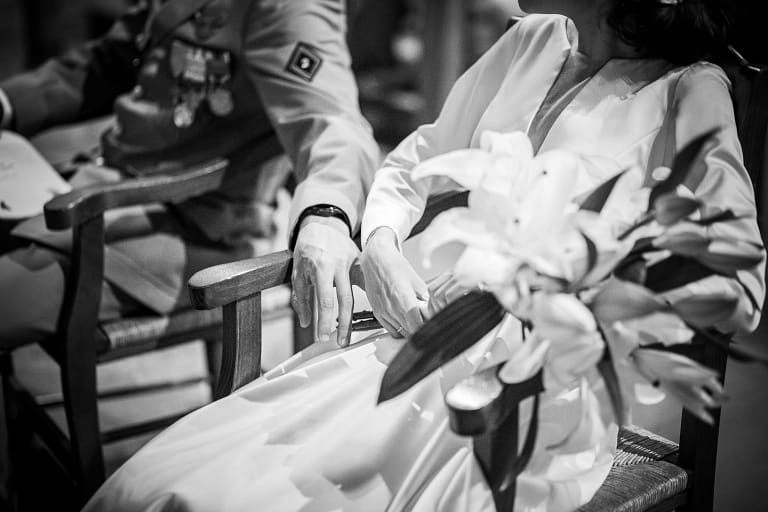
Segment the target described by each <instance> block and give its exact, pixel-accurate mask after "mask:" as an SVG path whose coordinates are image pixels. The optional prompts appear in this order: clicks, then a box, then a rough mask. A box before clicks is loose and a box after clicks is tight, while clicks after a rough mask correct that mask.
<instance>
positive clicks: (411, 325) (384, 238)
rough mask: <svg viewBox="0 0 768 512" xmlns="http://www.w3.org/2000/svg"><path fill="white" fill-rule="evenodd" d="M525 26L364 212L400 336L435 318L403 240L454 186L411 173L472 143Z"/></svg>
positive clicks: (396, 160) (377, 285) (486, 63)
mask: <svg viewBox="0 0 768 512" xmlns="http://www.w3.org/2000/svg"><path fill="white" fill-rule="evenodd" d="M521 25H524V24H522V23H521V24H518V26H516V27H515V28H514V29H513V30H511V31H510V32H509V33H507V34H505V35H504V36H503V37H502V38H501V39H500V40H499V42H497V43H496V45H494V47H492V48H491V49H490V50H489V51H488V52H487V53H486V54H485V55H484V56H483V57H481V58H480V60H478V62H477V63H476V64H475V65H473V66H472V67H471V68H470V69H469V70H468V71H467V72H466V73H464V75H462V76H461V77H460V78H459V80H458V81H457V82H456V84H455V85H454V86H453V88H452V89H451V92H450V93H449V95H448V98H447V99H446V101H445V104H444V105H443V109H442V111H441V113H440V115H439V116H438V118H437V120H436V121H435V122H434V123H432V124H428V125H424V126H421V127H419V128H418V129H417V130H416V131H415V132H414V133H412V134H411V135H410V136H409V137H407V138H406V139H405V140H404V141H403V142H402V143H401V144H400V145H399V146H398V147H397V148H396V149H395V150H394V151H393V152H392V153H391V154H390V155H389V156H388V157H387V159H386V160H385V162H384V164H383V166H382V168H381V169H380V170H379V171H378V172H377V173H376V178H375V180H374V182H373V186H372V187H371V192H370V194H369V195H368V201H367V204H366V209H365V213H364V214H363V226H362V232H361V236H362V240H363V258H362V260H361V266H362V271H363V275H364V277H365V288H366V293H367V295H368V299H369V301H370V303H371V306H372V307H373V311H374V313H375V315H376V318H377V319H378V320H379V321H380V322H381V324H382V325H383V326H384V327H386V329H387V330H388V331H389V332H390V334H392V335H393V336H397V337H399V336H402V335H410V334H413V333H414V332H415V331H416V330H417V329H418V328H419V326H420V325H421V324H422V323H423V321H424V317H425V316H426V315H429V311H428V308H427V305H428V302H429V291H428V289H427V285H426V284H425V283H424V281H423V280H422V279H421V277H419V276H418V274H416V272H415V271H414V269H413V268H412V267H411V265H410V263H408V261H407V260H406V259H405V257H404V256H403V255H402V254H401V253H400V250H399V245H400V242H401V241H402V240H404V239H405V238H406V237H407V236H408V234H409V233H410V231H411V228H412V227H413V226H414V225H415V224H416V222H417V221H418V220H419V218H421V215H422V213H423V211H424V205H425V204H426V199H427V197H428V196H429V195H431V194H436V193H439V192H441V191H444V190H446V189H448V188H449V187H451V186H453V185H452V182H451V181H450V180H448V179H440V178H433V179H425V180H420V181H419V182H415V181H413V180H412V179H411V171H412V170H413V168H414V167H415V166H416V165H417V164H418V163H419V162H421V161H423V160H426V159H428V158H430V157H433V156H436V155H439V154H442V153H446V152H449V151H453V150H456V149H461V148H467V147H469V146H470V143H471V140H472V136H473V134H474V133H475V130H476V128H477V124H478V122H479V121H480V118H481V116H482V115H483V113H484V112H485V110H486V109H487V108H488V105H489V103H490V102H491V100H492V99H493V97H494V96H495V95H496V93H497V91H498V89H499V87H500V86H501V83H502V81H503V79H504V77H505V75H506V72H507V68H508V67H509V63H510V61H511V60H512V58H513V57H514V54H515V51H516V50H517V48H519V47H522V43H521V33H522V31H523V27H521Z"/></svg>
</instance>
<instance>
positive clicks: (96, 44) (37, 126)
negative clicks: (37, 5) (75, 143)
mask: <svg viewBox="0 0 768 512" xmlns="http://www.w3.org/2000/svg"><path fill="white" fill-rule="evenodd" d="M147 15H148V8H147V7H146V5H144V6H140V7H136V8H133V9H131V10H129V11H128V12H127V13H126V14H125V15H124V16H123V17H122V18H121V19H120V20H118V21H117V22H116V23H115V25H114V26H113V27H112V28H111V30H110V31H109V33H107V35H105V36H104V37H103V38H101V39H98V40H96V41H92V42H90V43H87V44H85V45H84V46H82V47H80V48H77V49H74V50H71V51H70V52H68V53H66V54H64V55H62V56H60V57H57V58H54V59H50V60H48V61H46V62H45V63H43V64H42V65H41V66H40V67H39V68H37V69H35V70H32V71H29V72H27V73H22V74H19V75H16V76H14V77H12V78H10V79H8V80H6V81H4V82H2V83H0V89H2V90H3V91H5V93H6V95H7V98H8V102H9V103H10V105H11V111H12V113H13V118H12V120H11V122H12V124H11V127H12V128H13V129H14V130H15V131H17V132H19V133H21V134H23V135H26V136H30V135H34V134H35V133H37V132H39V131H41V130H43V129H45V128H48V127H51V126H55V125H57V124H63V123H72V122H77V121H81V120H85V119H90V118H92V117H96V116H100V115H105V114H108V113H109V112H111V111H112V107H113V103H114V101H115V98H117V96H118V95H120V94H122V93H124V92H126V91H129V90H130V89H131V88H132V87H133V85H134V83H135V81H136V70H135V67H134V65H133V61H134V59H136V58H138V57H139V50H138V48H137V46H136V43H135V37H136V36H137V35H138V34H140V33H141V31H142V30H143V29H144V24H145V22H146V19H147Z"/></svg>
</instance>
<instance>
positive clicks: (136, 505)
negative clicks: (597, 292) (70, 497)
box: [85, 16, 762, 512]
mask: <svg viewBox="0 0 768 512" xmlns="http://www.w3.org/2000/svg"><path fill="white" fill-rule="evenodd" d="M570 51H571V41H570V40H569V38H568V33H567V30H566V20H565V19H564V18H562V17H559V16H530V17H527V18H525V19H524V20H523V21H522V22H520V23H518V25H517V26H516V27H515V28H514V29H512V30H510V31H509V32H508V33H507V34H506V35H505V36H504V37H503V38H502V39H501V40H500V41H499V42H498V43H497V44H496V45H495V46H494V47H493V48H492V49H491V50H490V51H489V52H488V53H487V54H486V55H485V56H484V57H482V58H481V59H480V61H479V62H478V63H477V64H475V65H474V66H473V67H472V68H471V69H470V70H469V71H468V72H467V73H466V74H465V75H464V76H463V77H462V78H461V79H460V80H459V82H457V84H456V86H455V87H454V89H453V91H452V93H451V95H450V97H449V99H448V100H447V102H446V105H445V107H444V110H443V113H442V114H441V116H440V118H439V119H438V120H437V122H436V123H434V124H432V125H428V126H425V127H422V128H420V129H419V130H418V131H417V132H416V133H414V134H413V135H412V136H410V137H409V138H408V139H406V140H405V141H404V142H403V143H402V144H401V145H400V146H399V147H398V148H397V149H396V150H395V151H394V152H393V153H392V154H391V155H390V156H389V158H388V159H387V161H386V162H385V164H384V167H383V169H382V170H381V171H380V172H379V174H378V175H377V178H376V181H375V183H374V186H373V190H372V192H371V195H370V197H369V202H368V209H367V210H366V214H365V217H364V221H363V224H364V225H363V239H364V240H365V239H366V236H367V233H370V232H371V231H372V230H373V229H375V228H376V227H378V226H381V225H385V226H390V227H392V228H393V229H394V230H395V231H396V232H397V233H398V234H399V235H400V236H401V237H402V238H404V237H405V235H406V234H407V233H408V232H409V231H410V228H411V226H412V225H413V224H414V223H415V221H416V220H417V219H418V218H419V216H420V215H421V210H422V208H423V201H424V198H425V197H426V196H427V195H428V194H429V193H434V192H435V191H438V190H443V189H445V188H446V187H447V186H449V185H450V184H449V183H447V180H445V181H440V180H438V179H432V180H424V181H423V182H419V183H414V182H413V181H411V180H409V178H408V174H409V172H410V169H412V168H413V167H414V166H415V165H416V164H417V163H418V162H419V161H421V160H423V159H426V158H429V157H430V156H434V155H436V154H441V153H444V152H447V151H451V150H454V149H458V148H462V147H478V145H479V136H480V134H481V133H482V132H484V131H486V130H491V131H496V132H500V133H509V132H512V131H523V132H526V133H529V135H531V136H532V138H535V136H536V134H535V133H530V132H528V129H529V128H530V123H531V119H532V118H533V117H534V115H535V114H536V112H537V111H538V110H539V109H540V108H541V106H542V101H543V98H544V95H545V94H546V91H547V90H548V89H549V86H550V85H551V84H552V82H553V81H554V80H555V77H556V76H557V74H558V72H559V70H560V68H561V67H562V64H563V62H564V60H565V59H566V57H567V56H568V54H569V53H570ZM720 104H722V105H720ZM702 105H706V107H705V108H701V107H702ZM672 107H674V108H672ZM721 107H722V108H721ZM669 112H674V115H668V114H669ZM712 126H719V127H721V131H720V132H719V135H718V138H717V141H716V143H715V144H714V145H713V146H712V148H711V149H710V150H709V155H708V157H707V168H706V171H707V172H706V173H701V174H699V175H697V177H696V180H697V181H696V182H695V183H689V184H688V185H689V189H690V190H692V191H694V192H695V193H696V194H697V195H699V196H700V197H701V198H702V199H703V200H704V201H705V203H706V204H708V205H712V206H713V207H718V206H720V205H725V206H728V205H730V204H731V203H732V199H733V198H734V197H738V198H739V199H738V200H739V201H742V202H743V201H748V200H749V198H750V197H752V193H751V189H750V183H749V178H748V176H747V174H746V172H745V170H744V168H743V166H742V164H741V163H740V162H741V153H740V147H739V145H738V139H737V137H736V129H735V124H734V121H733V112H732V108H731V107H730V99H729V96H728V84H727V79H726V78H725V75H724V74H723V72H722V71H721V70H720V69H719V68H717V67H716V66H712V65H709V64H694V65H692V66H688V67H682V68H674V67H672V66H671V65H669V64H668V63H665V62H663V61H658V60H649V61H644V60H622V59H616V60H613V61H610V62H609V63H608V64H606V66H604V67H603V68H602V69H601V70H599V71H598V72H597V74H596V75H595V76H593V77H592V78H591V79H590V80H589V81H588V83H586V85H584V87H583V88H581V89H580V91H579V92H578V94H576V95H575V96H574V97H572V98H571V99H570V102H569V104H568V105H567V107H566V108H565V109H564V110H563V111H562V112H561V113H560V114H559V116H558V117H557V119H556V120H555V121H554V124H552V125H551V126H549V127H548V129H547V133H546V134H545V136H540V137H539V140H540V142H541V144H540V146H541V150H542V151H544V150H547V149H554V148H558V149H565V150H569V151H572V152H575V153H577V154H580V155H585V156H586V157H588V160H589V161H590V162H597V163H598V164H599V165H594V166H585V167H584V176H583V180H582V182H583V184H584V186H585V189H586V187H588V186H589V185H595V184H597V183H600V182H602V181H603V180H604V179H605V178H607V177H609V176H611V175H613V174H614V173H615V172H616V171H617V170H619V169H623V168H627V167H632V166H640V167H641V168H642V169H646V170H647V169H653V168H655V167H657V166H659V165H665V164H666V165H669V163H670V161H671V158H672V155H674V154H675V152H676V150H677V149H678V148H679V147H680V146H681V145H683V144H685V143H686V142H687V141H689V140H690V139H691V138H692V137H693V136H695V135H697V134H698V133H701V132H704V131H706V130H708V129H709V128H710V127H712ZM540 135H541V134H540ZM581 178H582V177H580V179H581ZM576 192H577V191H574V194H575V193H576ZM542 207H543V208H545V207H546V205H542ZM735 229H738V230H739V235H738V236H740V237H742V238H744V239H746V240H755V239H757V240H759V234H757V229H756V225H755V224H754V222H753V220H745V221H744V222H743V223H735ZM739 280H740V281H741V284H740V285H741V286H744V287H746V288H749V289H750V290H752V291H753V293H754V294H755V296H757V297H758V298H760V297H762V282H761V279H760V270H759V269H758V270H756V271H755V272H752V273H743V274H740V275H739ZM682 293H685V291H683V292H682ZM742 311H745V313H744V315H745V319H744V320H743V321H741V323H742V324H745V325H746V324H749V323H750V322H751V321H752V319H753V318H754V314H755V313H754V312H750V311H749V309H748V308H746V309H745V308H742ZM750 315H751V316H750ZM513 324H514V321H513V320H510V321H508V323H507V324H506V325H505V327H504V328H502V330H501V332H498V333H491V334H489V335H488V336H486V338H484V339H483V340H482V341H481V342H479V343H478V344H476V345H475V346H474V347H473V348H471V349H470V350H468V351H467V352H465V353H464V354H463V355H461V356H460V357H458V358H457V359H455V360H454V361H452V362H451V363H449V364H448V365H447V366H445V367H444V368H443V369H442V370H440V371H438V372H436V373H435V374H433V375H432V376H430V377H429V378H427V379H425V380H424V381H422V382H420V383H419V384H417V385H416V386H414V387H413V388H412V389H411V390H409V391H408V392H406V393H405V394H403V395H401V396H399V397H398V398H396V399H394V400H392V401H389V402H386V403H384V404H382V405H380V406H376V397H377V395H378V391H379V384H380V381H381V378H382V375H383V373H384V371H385V369H386V365H387V363H388V362H389V361H390V360H391V359H392V357H393V356H394V354H395V353H396V352H397V350H398V349H399V347H400V346H401V344H402V343H403V342H402V341H401V340H395V339H392V338H391V337H389V336H388V335H386V334H384V333H383V332H377V333H373V334H371V335H370V336H367V337H365V338H364V339H362V340H358V341H357V342H356V343H354V344H353V345H351V346H350V347H348V348H345V349H338V348H336V347H334V346H331V345H329V344H318V345H315V346H312V347H310V348H308V349H307V350H305V351H303V352H301V353H300V354H297V355H296V356H294V357H293V358H291V359H290V360H289V361H287V362H286V363H285V364H283V365H281V366H280V367H278V368H276V369H274V370H272V371H271V372H269V373H268V374H267V375H265V376H264V377H262V378H260V379H259V380H257V381H255V382H253V383H251V384H249V385H247V386H245V387H244V388H243V389H241V390H239V391H238V392H236V393H235V394H233V395H231V396H229V397H227V398H225V399H222V400H219V401H218V402H215V403H213V404H211V405H209V406H207V407H204V408H203V409H201V410H199V411H197V412H195V413H192V414H190V415H189V416H187V417H185V418H184V419H182V420H180V421H179V422H178V423H176V424H175V425H174V426H172V427H171V428H169V429H168V430H166V431H165V432H163V433H161V434H160V435H158V436H157V437H156V438H155V439H153V440H152V441H151V442H150V443H149V444H148V445H147V446H146V447H144V448H143V449H142V450H140V451H139V452H138V453H137V454H136V455H135V456H134V457H133V458H131V459H130V460H129V461H128V462H127V463H126V464H125V465H124V466H122V467H121V468H120V469H119V470H118V471H117V472H116V473H115V474H114V475H112V477H111V478H110V479H109V480H108V481H107V482H106V484H105V485H104V486H103V487H102V488H101V489H100V490H99V491H98V492H97V493H96V495H95V496H94V497H93V498H92V499H91V501H90V502H89V504H88V505H87V506H86V509H85V510H86V511H87V512H95V511H115V512H118V511H140V510H141V511H143V510H152V511H201V512H202V511H254V510H258V511H301V512H326V511H355V512H356V511H365V512H367V511H384V510H388V511H393V512H399V511H406V510H407V511H411V510H413V511H435V510H436V511H488V512H491V511H493V510H494V505H493V500H492V497H491V493H490V491H489V489H488V486H487V484H486V483H485V480H484V478H483V475H482V473H481V471H480V469H479V467H478V464H477V462H476V460H475V459H474V457H473V453H472V446H471V440H470V439H468V438H463V437H459V436H457V435H455V434H453V433H452V432H451V430H450V428H449V426H448V421H447V416H446V408H445V405H444V403H443V393H444V391H445V390H447V389H448V388H449V387H450V386H451V385H452V384H453V383H455V382H457V381H458V380H459V379H461V378H463V377H465V376H467V375H470V374H472V373H473V372H475V371H476V370H477V369H478V368H479V367H487V366H489V365H491V364H493V363H494V362H501V361H503V360H505V359H506V357H507V356H508V355H509V353H510V352H511V351H512V350H513V349H514V348H515V346H516V344H518V343H520V339H519V337H518V335H517V333H519V332H520V330H519V328H516V327H515V325H513ZM575 384H576V383H575ZM597 393H600V389H599V383H597V382H591V383H590V385H584V384H583V383H582V385H581V386H576V387H575V389H572V390H561V391H559V392H558V391H549V392H548V393H547V394H545V396H544V397H543V399H542V401H541V410H540V420H539V421H540V430H539V436H538V441H537V444H536V448H535V450H534V456H533V458H532V460H531V461H530V463H529V464H528V466H527V468H526V470H525V471H524V472H523V473H522V474H521V475H520V477H519V478H518V490H517V500H516V503H515V510H516V511H568V510H574V509H576V508H578V507H579V506H580V505H581V504H583V503H585V502H587V501H588V500H589V499H590V498H591V497H592V495H593V494H594V492H595V491H596V490H597V489H598V487H599V486H600V485H601V483H602V482H603V480H604V479H605V477H606V475H607V474H608V471H609V469H610V466H611V462H612V455H613V450H614V449H615V443H616V433H617V428H616V426H615V425H613V424H612V423H610V421H608V420H606V418H605V417H604V416H605V414H602V415H601V414H600V411H599V410H598V409H599V408H598V406H597V403H596V400H597V397H598V395H597ZM528 406H530V404H528ZM529 418H530V410H529V408H526V407H523V409H522V413H521V426H522V428H521V432H522V433H525V432H526V431H527V423H528V421H529ZM584 421H586V422H587V424H588V427H589V429H590V431H591V434H600V435H584V436H569V434H570V433H571V432H572V430H573V428H574V427H575V426H576V425H577V424H578V423H579V422H584ZM582 424H583V423H582ZM563 441H567V442H566V443H565V444H563ZM555 446H557V448H554V447H555Z"/></svg>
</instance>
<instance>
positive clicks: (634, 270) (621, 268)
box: [613, 256, 648, 284]
mask: <svg viewBox="0 0 768 512" xmlns="http://www.w3.org/2000/svg"><path fill="white" fill-rule="evenodd" d="M647 267H648V265H647V264H646V262H645V260H644V259H643V258H642V257H640V256H638V257H636V258H634V259H633V260H627V259H626V258H625V259H624V260H623V261H622V262H621V264H620V265H618V266H617V267H616V270H614V271H613V275H615V276H616V277H617V278H619V279H621V280H622V281H629V282H630V283H637V284H643V283H645V280H646V278H647V276H648V274H647V272H646V270H647Z"/></svg>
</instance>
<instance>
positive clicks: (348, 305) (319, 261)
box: [291, 215, 360, 346]
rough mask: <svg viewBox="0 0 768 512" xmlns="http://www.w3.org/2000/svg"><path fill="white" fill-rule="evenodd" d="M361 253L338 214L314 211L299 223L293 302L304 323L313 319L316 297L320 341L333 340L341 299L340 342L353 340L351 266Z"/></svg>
mask: <svg viewBox="0 0 768 512" xmlns="http://www.w3.org/2000/svg"><path fill="white" fill-rule="evenodd" d="M359 255H360V251H358V250H357V246H355V244H354V242H352V240H351V239H350V238H349V228H348V227H347V225H346V224H345V223H344V222H343V221H341V220H339V219H337V218H334V217H317V216H313V215H310V216H308V217H306V218H305V219H304V220H303V221H302V223H301V226H299V235H298V237H297V239H296V248H295V249H294V251H293V275H292V276H291V280H292V282H293V295H292V297H291V303H292V304H293V308H294V309H295V310H296V313H297V314H298V316H299V323H300V324H301V326H302V327H307V326H309V325H310V324H311V323H312V304H313V301H314V303H315V304H317V306H318V321H317V338H318V339H317V340H316V341H329V340H330V336H331V333H332V332H333V330H334V327H335V326H334V320H335V319H334V317H333V307H334V305H335V303H336V301H337V300H338V303H339V323H338V329H337V331H336V342H337V343H338V344H339V345H340V346H346V345H348V344H349V336H350V330H351V329H350V327H351V324H352V309H353V308H354V305H355V304H354V298H353V296H352V284H353V282H352V280H351V279H350V269H351V267H352V264H353V263H354V262H355V261H356V260H357V258H358V256H359ZM354 284H359V283H357V282H355V283H354ZM334 285H335V286H336V292H335V294H334V290H333V287H334ZM315 299H316V300H315Z"/></svg>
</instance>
